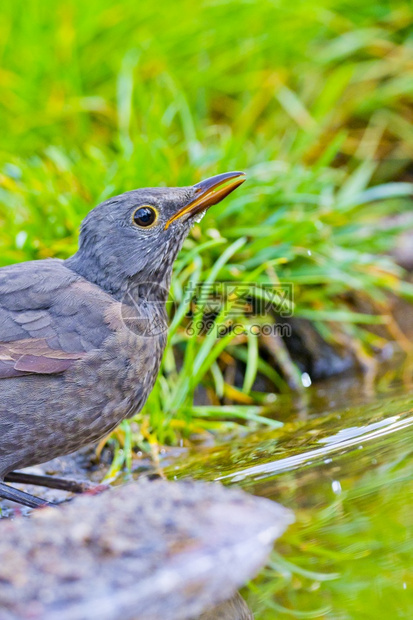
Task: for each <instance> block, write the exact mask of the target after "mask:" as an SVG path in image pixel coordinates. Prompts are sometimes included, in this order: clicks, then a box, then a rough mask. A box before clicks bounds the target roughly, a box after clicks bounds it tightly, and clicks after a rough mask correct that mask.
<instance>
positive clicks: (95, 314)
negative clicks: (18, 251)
mask: <svg viewBox="0 0 413 620" xmlns="http://www.w3.org/2000/svg"><path fill="white" fill-rule="evenodd" d="M114 303H115V302H114V301H113V300H112V298H111V297H110V296H109V295H108V294H107V293H105V292H104V291H102V290H101V289H100V288H99V287H97V286H95V285H94V284H92V283H90V282H88V281H87V280H84V279H83V278H81V277H80V276H79V275H77V274H76V273H74V272H72V271H71V270H70V269H67V268H66V267H65V266H64V264H63V262H62V261H58V260H46V261H33V262H29V263H20V264H18V265H11V266H9V267H3V268H2V269H0V379H1V378H6V377H7V378H8V377H19V376H22V375H27V374H57V373H62V372H64V371H65V370H67V369H68V368H69V367H70V366H71V365H72V364H73V363H74V362H76V361H77V360H80V359H82V358H83V357H84V356H85V355H86V354H87V353H88V352H89V351H92V350H93V349H97V348H99V347H100V345H101V344H102V342H103V341H104V340H105V339H106V338H107V337H108V336H109V335H110V333H111V327H110V325H109V324H108V321H107V314H108V312H109V311H110V308H111V306H112V305H113V304H114Z"/></svg>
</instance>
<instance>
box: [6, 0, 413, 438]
mask: <svg viewBox="0 0 413 620" xmlns="http://www.w3.org/2000/svg"><path fill="white" fill-rule="evenodd" d="M0 15H1V19H0V88H1V98H0V119H1V127H2V139H1V143H0V224H1V230H0V243H1V247H2V252H1V263H2V264H7V263H11V262H15V261H22V260H27V259H34V258H35V259H36V258H44V257H48V256H58V257H63V258H64V257H66V256H68V255H69V254H71V253H73V252H74V251H75V249H76V243H77V231H78V226H79V223H80V221H81V219H82V217H83V216H84V215H85V214H86V213H87V212H88V210H90V208H91V207H93V206H94V205H95V204H96V203H98V202H99V201H101V200H103V199H105V198H107V197H108V196H110V195H113V194H116V193H121V192H123V191H126V190H130V189H132V188H136V187H141V186H153V185H161V184H167V185H179V184H192V183H194V182H197V181H199V180H200V179H201V178H203V177H207V176H209V175H212V174H216V173H219V172H223V171H227V170H237V169H241V170H245V171H246V172H247V175H248V181H247V183H245V184H244V186H243V187H242V189H241V190H239V191H238V192H237V193H236V194H234V196H233V197H231V199H229V200H227V201H225V203H223V204H222V205H220V206H219V207H217V208H216V209H215V210H211V212H210V213H208V216H207V217H206V218H205V219H204V220H203V223H202V227H199V226H197V227H195V228H194V230H193V234H192V236H191V237H190V238H189V239H188V240H187V242H186V245H185V249H184V252H183V253H181V255H180V257H179V259H178V261H177V264H176V270H175V278H174V283H173V287H172V294H173V297H174V299H175V300H176V302H177V304H178V310H177V311H176V313H175V315H174V317H171V318H173V324H172V329H171V334H170V345H171V346H170V347H169V348H168V351H167V354H166V357H165V363H164V369H163V374H162V375H161V377H160V379H159V381H158V383H157V387H156V389H155V391H154V393H153V395H152V397H151V400H150V401H149V403H148V405H147V408H146V412H149V414H150V424H149V427H148V433H149V435H150V436H151V433H152V432H154V433H155V435H156V438H157V439H158V440H159V441H160V442H174V441H177V439H178V435H180V434H181V433H182V432H183V431H182V429H188V428H190V427H191V423H192V421H193V420H194V419H196V420H197V424H198V423H199V425H198V427H202V428H205V427H208V424H209V425H210V426H209V427H208V428H214V419H215V418H216V417H217V412H219V407H220V406H221V405H223V404H226V405H227V406H228V407H229V409H227V410H226V411H224V410H221V413H226V414H228V415H240V416H241V417H245V416H247V417H249V419H251V420H252V419H253V418H254V416H256V415H257V414H258V415H259V414H260V413H261V411H262V410H261V407H262V406H263V405H265V404H266V402H267V401H268V399H267V400H266V395H265V394H264V392H263V391H262V390H261V391H260V388H259V385H260V384H259V382H258V379H259V378H260V377H261V379H262V381H265V385H266V386H267V387H266V390H265V392H270V393H271V392H274V393H276V392H279V391H280V390H281V391H288V390H289V389H290V388H291V387H293V388H294V389H300V388H302V385H301V383H300V373H301V370H302V369H297V367H296V366H295V365H294V360H292V362H291V360H290V359H289V357H288V355H289V354H288V351H285V350H284V348H283V345H282V343H280V342H278V341H277V342H275V343H274V346H273V347H272V350H271V351H270V354H268V351H264V347H263V345H262V342H261V341H260V340H259V338H258V337H255V336H254V335H253V334H251V333H250V334H249V335H248V336H245V337H244V338H242V337H241V338H239V337H238V339H236V340H235V341H234V342H232V343H231V340H232V338H233V336H231V334H229V336H228V337H226V338H225V339H216V338H215V337H214V336H213V335H212V336H208V337H204V336H202V335H201V336H199V335H195V336H194V337H190V336H189V335H188V333H187V332H186V331H185V329H184V327H183V325H184V323H185V321H184V319H183V317H184V315H185V312H186V311H187V309H188V302H187V300H186V299H185V295H184V292H183V291H184V289H185V286H186V285H187V284H188V282H189V281H191V282H203V281H205V280H208V281H211V280H212V281H213V280H226V281H228V280H230V281H235V282H245V281H247V282H248V281H255V282H258V283H266V284H273V285H274V286H276V285H277V284H278V283H279V282H281V283H283V282H291V283H293V285H294V302H295V306H294V315H295V317H298V318H300V317H301V318H306V319H309V320H310V321H311V322H312V323H313V326H314V329H315V330H316V331H317V332H318V334H320V335H321V336H322V338H323V339H324V340H325V341H327V342H328V343H330V344H332V345H340V346H341V347H342V348H344V349H348V350H351V352H352V354H353V355H355V356H356V357H357V358H358V360H359V361H360V362H361V363H362V365H363V364H364V365H368V363H369V362H368V360H369V359H372V358H373V357H374V355H376V354H377V353H378V352H380V351H381V350H383V349H384V348H385V347H386V343H387V341H388V340H395V339H396V340H398V342H399V344H400V345H401V346H402V347H405V348H406V347H407V348H408V346H409V345H408V342H407V340H406V338H404V337H403V334H402V333H401V332H400V329H399V327H398V326H397V325H396V324H395V322H394V319H393V317H392V313H391V304H390V302H389V293H392V294H393V293H396V295H400V296H403V297H406V298H407V299H411V298H412V290H413V289H412V285H411V284H409V282H407V281H406V274H405V272H404V271H403V269H402V268H401V267H400V266H399V265H397V264H396V263H395V261H394V260H393V259H392V258H391V257H390V256H389V255H388V252H389V251H390V250H391V249H392V248H393V247H394V246H395V245H396V244H397V241H398V239H399V233H400V231H401V230H403V231H405V230H407V229H409V228H413V214H412V211H411V195H412V188H413V185H412V183H411V180H412V167H411V155H412V152H413V130H412V127H411V120H412V117H413V108H412V100H413V32H412V18H413V7H412V4H411V3H410V2H408V1H403V0H394V1H392V2H380V3H376V2H373V1H372V0H367V1H365V2H362V3H360V2H358V1H357V2H356V1H355V0H348V1H346V2H344V1H343V2H340V1H333V0H315V1H314V2H306V1H296V2H294V3H291V2H288V1H287V0H279V1H275V0H263V1H262V2H259V3H255V2H250V1H237V2H235V1H227V2H225V1H215V2H214V1H208V2H207V1H200V2H197V3H193V2H189V1H185V0H179V1H177V2H175V3H168V4H164V5H160V6H159V5H155V4H154V3H153V2H149V1H147V0H143V1H141V2H139V3H136V2H134V1H132V0H123V1H112V0H89V1H88V2H81V1H80V0H67V1H65V2H54V1H52V0H43V1H41V0H39V1H36V0H27V1H25V2H20V1H19V0H3V2H2V4H1V8H0ZM360 309H361V310H360ZM240 320H241V321H244V322H248V319H247V318H246V317H242V316H241V317H240ZM370 324H376V325H377V324H379V325H381V328H380V330H377V329H376V330H371V329H370ZM231 346H232V348H231ZM224 349H225V350H224ZM234 360H235V362H236V364H238V368H241V370H242V373H243V378H242V380H241V381H240V380H239V377H238V379H237V378H236V377H235V378H234V377H232V378H231V373H229V374H228V373H227V372H226V369H227V368H228V367H230V366H231V364H232V363H234ZM262 381H261V383H262ZM199 384H202V385H203V386H204V388H205V390H206V393H207V395H208V399H207V401H208V402H209V403H210V405H208V402H207V404H205V402H204V401H205V398H204V399H203V402H202V403H201V404H199V403H198V404H197V405H196V406H194V404H193V403H194V395H195V392H196V387H197V385H199ZM201 400H202V399H201ZM270 400H271V399H270ZM268 402H269V401H268ZM201 405H202V406H201ZM231 407H232V408H231ZM217 408H218V409H217ZM221 417H222V415H221ZM191 428H192V427H191ZM126 432H129V431H126ZM135 439H136V437H135Z"/></svg>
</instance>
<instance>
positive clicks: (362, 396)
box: [165, 368, 413, 620]
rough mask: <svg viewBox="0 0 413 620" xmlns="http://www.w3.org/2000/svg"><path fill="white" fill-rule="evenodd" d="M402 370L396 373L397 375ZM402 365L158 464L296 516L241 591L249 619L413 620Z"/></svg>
mask: <svg viewBox="0 0 413 620" xmlns="http://www.w3.org/2000/svg"><path fill="white" fill-rule="evenodd" d="M401 376H402V377H403V379H404V381H402V380H401V378H400V377H401ZM406 379H410V372H407V371H406V368H404V369H403V372H402V373H400V374H399V375H398V376H397V377H395V376H394V374H393V373H390V374H387V375H384V376H383V377H382V378H381V380H380V381H378V382H377V383H376V385H375V387H374V388H372V384H371V382H370V381H366V380H364V381H363V380H361V379H357V378H348V379H344V380H343V379H342V380H340V381H330V382H329V383H327V384H324V385H320V386H318V387H312V388H310V390H309V391H308V392H306V393H305V395H304V397H301V398H299V399H298V400H296V402H289V403H286V402H283V400H282V399H280V402H279V403H278V404H277V405H276V407H275V409H274V417H276V418H277V419H281V420H282V421H283V422H284V426H283V427H282V428H281V429H277V430H268V431H260V432H255V433H251V434H248V435H245V436H244V437H242V438H238V439H236V440H232V441H230V442H227V443H223V444H221V445H219V446H216V447H214V448H211V447H200V448H194V449H193V450H192V451H191V452H190V453H189V455H188V454H185V455H184V456H182V458H181V459H179V460H177V461H174V462H173V463H171V464H170V465H169V466H168V467H167V468H166V471H165V473H166V475H167V476H168V477H169V478H171V479H174V478H175V479H179V478H183V477H186V476H190V477H192V478H198V479H203V480H220V481H221V482H222V483H224V484H226V485H238V486H240V487H242V488H244V489H245V490H246V491H248V492H250V493H253V494H256V495H260V496H265V497H268V498H271V499H273V500H275V501H277V502H280V503H281V504H283V505H284V506H287V507H289V508H291V509H292V510H293V511H294V513H295V516H296V523H295V524H294V525H293V526H291V527H290V528H289V529H288V531H287V533H286V534H285V535H284V536H283V537H282V538H281V539H280V541H278V542H277V544H276V548H275V550H274V553H273V556H272V557H271V560H270V562H269V564H268V566H267V567H266V568H265V569H264V570H263V571H262V572H261V574H260V575H259V576H258V577H257V578H256V579H255V580H254V581H253V582H252V583H251V584H250V585H249V586H248V587H247V588H245V589H244V591H243V595H244V597H245V598H246V599H247V601H248V604H249V606H250V607H251V609H252V610H253V612H254V613H255V617H256V619H257V620H269V619H272V618H326V619H329V620H333V619H334V620H341V619H343V620H347V619H357V620H363V619H373V618H374V619H378V618H380V619H382V618H383V619H384V618H392V619H393V618H403V619H407V618H413V509H412V507H413V390H412V389H411V385H410V380H409V381H407V380H406Z"/></svg>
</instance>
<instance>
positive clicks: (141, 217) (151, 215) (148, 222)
mask: <svg viewBox="0 0 413 620" xmlns="http://www.w3.org/2000/svg"><path fill="white" fill-rule="evenodd" d="M157 219H158V212H157V210H156V209H154V208H153V207H149V206H146V205H145V206H144V207H139V209H136V211H135V213H134V214H133V222H134V224H136V226H139V227H140V228H149V226H152V225H153V224H155V222H156V220H157Z"/></svg>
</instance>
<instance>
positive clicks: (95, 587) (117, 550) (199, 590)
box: [0, 480, 293, 620]
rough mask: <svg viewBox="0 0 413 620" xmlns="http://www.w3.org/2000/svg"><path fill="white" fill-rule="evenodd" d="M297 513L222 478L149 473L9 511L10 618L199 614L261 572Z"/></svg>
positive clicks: (6, 599)
mask: <svg viewBox="0 0 413 620" xmlns="http://www.w3.org/2000/svg"><path fill="white" fill-rule="evenodd" d="M292 521H293V517H292V513H291V512H290V511H288V510H286V509H285V508H282V507H281V506H279V505H277V504H275V503H274V502H271V501H269V500H267V499H262V498H256V497H253V496H251V495H248V494H246V493H244V492H242V491H240V490H236V489H226V488H224V487H222V486H220V485H218V484H216V483H214V484H207V483H201V482H192V481H184V482H179V483H172V482H165V481H154V482H149V481H147V480H142V481H138V482H135V483H131V484H127V485H125V486H123V487H118V488H115V489H112V490H110V491H107V492H105V493H103V494H101V495H99V496H90V495H89V496H87V495H85V496H81V497H78V498H76V500H74V501H73V502H70V503H67V504H65V505H62V506H59V507H57V508H45V509H39V510H37V511H35V512H34V513H33V514H32V516H31V518H29V519H27V518H24V517H20V518H16V519H14V520H11V519H4V520H2V521H1V522H0V557H1V558H3V560H2V562H1V563H0V609H1V610H2V611H1V618H2V620H16V619H19V620H24V619H29V618H30V620H37V619H39V620H40V619H41V620H55V619H56V618H59V620H89V619H90V620H92V619H93V620H94V619H95V618H99V620H118V619H120V618H122V620H135V619H136V620H138V619H139V620H159V619H161V618H162V619H164V618H165V619H167V620H185V619H190V618H196V617H198V616H199V615H200V614H201V613H202V612H204V611H206V610H210V609H211V607H213V606H214V605H218V604H220V603H221V602H223V601H226V600H227V599H229V598H230V597H232V596H234V594H235V593H236V590H237V589H238V588H239V587H240V586H241V585H243V584H244V583H245V582H246V581H247V580H249V579H250V578H252V577H253V576H254V575H255V574H256V572H257V571H258V570H259V568H260V567H261V566H262V565H263V564H264V562H265V560H266V558H267V556H268V554H269V552H270V551H271V548H272V544H273V541H274V540H275V539H276V538H277V537H278V536H280V534H282V532H283V531H284V530H285V528H286V527H287V525H288V524H289V523H291V522H292ZM228 605H229V608H230V607H231V605H232V603H228V604H227V610H228ZM218 609H219V608H218ZM224 609H225V608H224ZM239 609H241V611H242V606H241V607H240V608H239ZM244 612H245V609H244V611H242V613H244ZM209 613H213V612H212V611H211V612H209ZM214 617H216V618H219V617H220V616H219V615H218V616H217V615H215V616H213V615H212V616H211V615H210V616H208V615H207V616H205V618H214ZM223 617H224V618H225V617H226V616H223ZM228 617H229V618H230V617H231V616H228ZM233 618H234V619H236V618H248V615H246V616H245V615H244V616H242V615H238V616H237V615H235V616H233Z"/></svg>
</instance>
